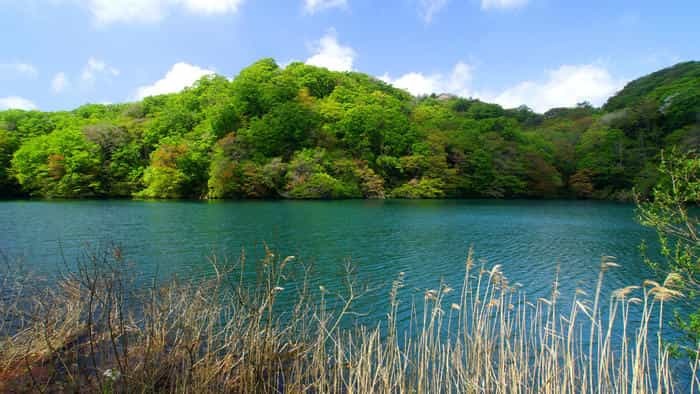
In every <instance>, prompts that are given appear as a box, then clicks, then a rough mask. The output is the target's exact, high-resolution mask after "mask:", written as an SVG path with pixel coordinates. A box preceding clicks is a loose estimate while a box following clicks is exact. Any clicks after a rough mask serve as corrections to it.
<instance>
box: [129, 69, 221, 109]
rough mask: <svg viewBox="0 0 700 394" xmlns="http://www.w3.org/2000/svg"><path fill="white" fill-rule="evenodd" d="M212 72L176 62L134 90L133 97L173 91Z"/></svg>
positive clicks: (137, 97)
mask: <svg viewBox="0 0 700 394" xmlns="http://www.w3.org/2000/svg"><path fill="white" fill-rule="evenodd" d="M210 74H214V71H213V70H208V69H205V68H201V67H198V66H195V65H192V64H189V63H184V62H180V63H176V64H174V65H173V66H172V67H171V68H170V70H169V71H168V72H167V73H166V74H165V76H164V77H163V78H161V79H159V80H158V81H156V82H154V83H153V84H151V85H147V86H141V87H139V88H138V89H137V90H136V94H135V98H136V99H139V100H140V99H142V98H144V97H148V96H156V95H159V94H166V93H175V92H179V91H181V90H182V89H184V88H186V87H189V86H192V84H193V83H195V82H196V81H197V80H198V79H200V78H202V77H203V76H205V75H210Z"/></svg>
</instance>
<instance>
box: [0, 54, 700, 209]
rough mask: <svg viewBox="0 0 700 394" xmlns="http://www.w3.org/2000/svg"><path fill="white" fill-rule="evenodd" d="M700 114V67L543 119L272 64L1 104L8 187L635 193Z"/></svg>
mask: <svg viewBox="0 0 700 394" xmlns="http://www.w3.org/2000/svg"><path fill="white" fill-rule="evenodd" d="M699 113H700V63H698V62H687V63H681V64H679V65H677V66H674V67H671V68H669V69H666V70H661V71H659V72H656V73H654V74H651V75H649V76H647V77H643V78H640V79H639V80H636V81H633V82H631V83H630V84H628V85H627V87H625V89H623V90H622V91H621V92H620V93H619V94H618V95H616V96H615V97H612V98H611V99H610V100H609V102H608V103H607V104H606V105H605V106H603V107H602V108H595V107H593V106H591V105H590V104H588V103H581V104H579V105H577V106H576V107H574V108H555V109H552V110H550V111H548V112H547V113H545V114H537V113H535V112H533V111H532V110H530V109H529V108H527V107H524V106H523V107H518V108H512V109H505V108H502V107H501V106H499V105H496V104H491V103H485V102H482V101H480V100H476V99H472V98H463V97H455V96H451V95H439V96H437V95H431V96H423V97H413V96H411V95H410V94H408V93H407V92H405V91H403V90H400V89H396V88H394V87H392V86H391V85H388V84H386V83H384V82H382V81H380V80H378V79H376V78H373V77H371V76H369V75H366V74H362V73H357V72H333V71H329V70H327V69H324V68H318V67H314V66H310V65H306V64H303V63H292V64H289V65H287V66H286V67H280V66H278V65H277V64H276V63H275V61H274V60H272V59H262V60H260V61H258V62H256V63H254V64H252V65H251V66H249V67H247V68H245V69H244V70H242V71H241V72H240V73H239V74H238V75H237V76H236V77H235V78H233V79H232V80H229V79H227V78H225V77H222V76H206V77H203V78H202V79H201V80H199V81H198V82H196V83H195V84H194V85H193V86H192V87H190V88H187V89H185V90H184V91H182V92H180V93H174V94H167V95H160V96H153V97H147V98H145V99H144V100H142V101H139V102H133V103H125V104H114V105H99V104H89V105H84V106H82V107H80V108H77V109H75V110H72V111H59V112H40V111H20V110H8V111H0V195H1V196H5V197H7V196H33V197H43V198H82V197H137V198H384V197H394V198H443V197H446V198H452V197H496V198H510V197H528V198H543V197H544V198H546V197H572V198H629V197H630V196H631V195H632V194H631V190H632V189H633V188H635V187H636V189H637V190H638V191H640V192H641V193H645V192H650V191H651V187H652V185H654V183H655V180H656V178H657V177H658V171H657V170H656V169H657V167H658V166H657V164H658V162H659V161H660V152H661V150H662V149H664V148H669V147H671V146H678V147H680V149H681V150H690V149H693V148H695V147H698V145H699V144H700V126H699V122H698V116H699V115H698V114H699Z"/></svg>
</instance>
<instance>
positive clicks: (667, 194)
mask: <svg viewBox="0 0 700 394" xmlns="http://www.w3.org/2000/svg"><path fill="white" fill-rule="evenodd" d="M659 172H660V173H661V178H660V180H659V182H658V183H657V185H656V187H655V188H654V191H653V198H652V200H650V201H645V202H642V201H640V199H639V198H638V213H639V220H640V222H641V223H642V224H643V225H645V226H648V227H651V228H653V229H655V230H656V232H657V234H658V239H659V243H660V246H661V248H660V250H661V256H662V258H663V260H664V261H661V262H659V261H656V260H654V259H653V258H647V262H648V263H649V264H650V265H651V266H652V267H653V268H655V269H657V270H659V271H662V272H669V271H670V272H673V273H677V274H679V277H680V278H681V279H682V280H681V283H680V284H681V285H682V288H683V289H684V290H685V292H686V294H687V295H688V296H689V299H690V300H692V301H697V296H698V294H697V292H698V290H699V289H700V233H699V231H700V216H699V215H698V211H697V204H698V202H700V156H698V155H697V154H696V153H687V154H683V153H681V152H679V151H678V150H675V149H674V150H671V151H669V152H666V153H665V154H663V155H662V160H661V164H660V166H659ZM643 250H646V247H644V248H643ZM693 305H695V306H696V310H695V312H693V313H691V314H690V315H688V316H684V315H682V314H679V313H677V314H676V321H677V323H678V326H679V327H680V328H681V329H682V330H683V332H684V333H685V334H686V335H685V341H684V342H683V343H681V345H682V346H683V347H684V348H685V349H686V350H687V351H688V352H689V353H691V354H693V355H695V354H696V352H697V349H698V348H699V347H700V308H697V303H696V302H693Z"/></svg>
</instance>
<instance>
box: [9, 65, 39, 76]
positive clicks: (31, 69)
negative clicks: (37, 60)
mask: <svg viewBox="0 0 700 394" xmlns="http://www.w3.org/2000/svg"><path fill="white" fill-rule="evenodd" d="M1 75H9V76H10V77H16V76H21V77H27V78H36V77H37V75H39V70H37V68H36V66H34V65H33V64H30V63H24V62H12V63H0V76H1Z"/></svg>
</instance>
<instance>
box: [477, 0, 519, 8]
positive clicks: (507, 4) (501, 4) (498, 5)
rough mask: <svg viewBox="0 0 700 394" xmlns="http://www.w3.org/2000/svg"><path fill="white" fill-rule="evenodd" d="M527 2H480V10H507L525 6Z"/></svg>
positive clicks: (487, 0) (510, 0)
mask: <svg viewBox="0 0 700 394" xmlns="http://www.w3.org/2000/svg"><path fill="white" fill-rule="evenodd" d="M528 2H529V0H481V9H482V10H492V9H501V10H508V9H513V8H520V7H524V6H526V5H527V3H528Z"/></svg>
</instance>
